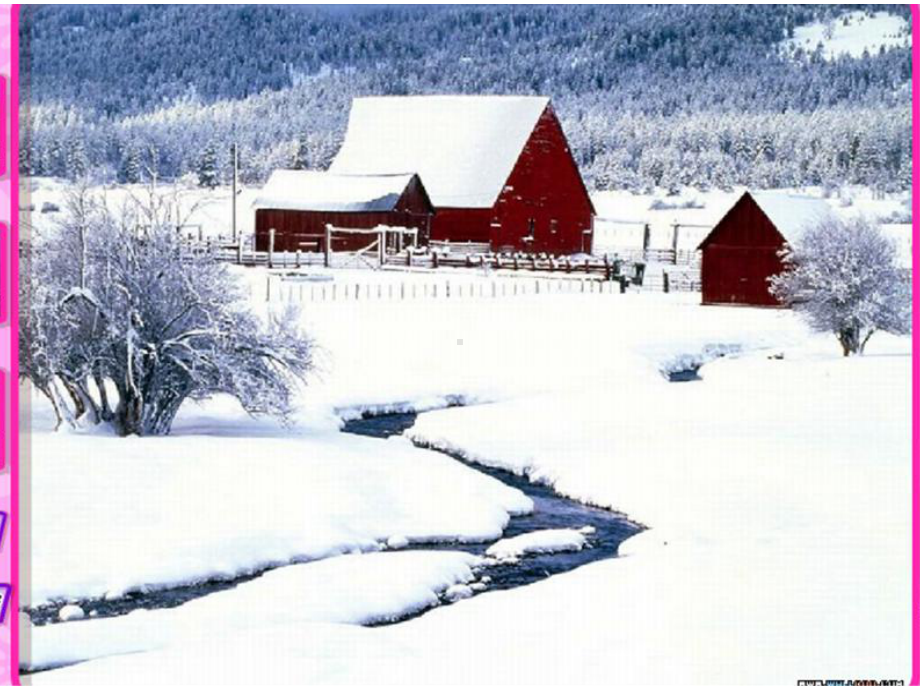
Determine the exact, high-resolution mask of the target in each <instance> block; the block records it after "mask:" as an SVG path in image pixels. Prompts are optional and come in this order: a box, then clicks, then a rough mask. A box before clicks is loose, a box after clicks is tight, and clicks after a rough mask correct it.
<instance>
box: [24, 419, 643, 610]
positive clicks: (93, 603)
mask: <svg viewBox="0 0 920 690" xmlns="http://www.w3.org/2000/svg"><path fill="white" fill-rule="evenodd" d="M415 418H416V415H415V414H411V413H410V414H385V415H379V416H373V417H370V416H369V417H365V418H363V419H356V420H352V421H349V422H347V423H346V424H345V427H344V429H343V431H345V432H346V433H353V434H359V435H361V436H371V437H375V438H387V437H389V436H393V435H395V434H401V433H403V432H404V431H405V430H407V429H409V428H411V427H412V425H413V424H414V423H415ZM448 455H449V454H448ZM451 457H454V458H455V459H456V460H457V461H458V462H463V463H464V464H466V465H468V466H469V467H471V468H473V469H475V470H476V471H478V472H482V473H483V474H487V475H489V476H491V477H493V478H495V479H497V480H498V481H500V482H503V483H504V484H507V485H509V486H513V487H515V488H517V489H520V490H521V491H522V492H524V493H525V494H526V495H527V496H529V497H530V498H531V499H532V500H533V503H534V511H533V513H531V514H530V515H522V516H517V517H512V518H511V519H510V522H509V523H508V526H507V527H506V529H505V532H504V534H503V536H504V537H514V536H517V535H519V534H524V533H525V532H533V531H536V530H542V529H566V528H567V529H581V528H582V527H586V526H590V527H593V528H594V532H593V533H592V534H587V535H586V537H587V541H588V547H587V548H584V549H582V550H581V551H576V552H570V553H555V554H534V555H532V556H525V557H523V558H521V559H520V560H519V561H518V562H517V563H515V564H497V565H494V566H490V567H488V568H487V569H485V570H484V571H483V573H482V574H483V575H488V576H489V577H490V578H491V582H490V583H489V584H488V587H487V589H486V590H485V591H491V590H502V589H511V588H513V587H520V586H522V585H527V584H530V583H533V582H537V581H539V580H542V579H545V578H547V577H550V576H552V575H555V574H558V573H563V572H566V571H569V570H573V569H575V568H578V567H579V566H582V565H585V564H586V563H591V562H594V561H598V560H602V559H605V558H614V557H616V555H617V549H618V547H619V545H620V543H621V542H623V541H624V540H625V539H626V538H627V537H630V536H632V535H634V534H636V533H637V532H639V531H640V530H641V529H642V527H641V526H640V525H637V524H634V523H632V522H630V521H628V520H627V519H626V518H625V516H623V515H621V514H619V513H615V512H612V511H609V510H604V509H601V508H594V507H591V506H586V505H582V504H581V503H578V502H577V501H574V500H572V499H568V498H564V497H562V496H559V495H558V494H556V493H555V492H554V491H553V490H552V489H551V488H550V487H548V486H544V485H540V484H534V483H532V482H530V481H528V480H527V479H526V478H524V477H521V476H518V475H515V474H513V473H511V472H507V471H505V470H499V469H494V468H490V467H485V466H483V465H476V464H471V463H468V462H466V461H465V460H463V459H462V458H459V457H456V456H453V455H451ZM491 543H492V542H491V541H489V542H484V543H477V544H469V543H458V542H439V543H429V544H412V545H410V546H409V547H408V548H411V549H414V550H428V551H432V550H453V551H466V552H468V553H473V554H476V555H483V554H484V553H485V551H486V549H487V548H488V547H489V545H490V544H491ZM279 567H284V566H279ZM263 572H265V570H263V571H260V572H257V573H253V574H249V575H245V576H241V577H237V578H234V579H232V580H209V581H206V582H201V583H197V584H194V585H184V586H181V587H174V588H171V589H164V590H155V591H150V592H137V593H132V594H128V595H126V596H124V597H121V598H118V599H113V600H104V599H86V600H82V601H77V602H73V603H76V604H78V605H79V606H80V607H81V608H82V609H83V610H84V612H85V613H86V614H87V615H88V616H89V614H90V612H94V614H93V615H94V616H95V617H99V618H105V617H111V616H121V615H125V614H127V613H130V612H131V611H134V610H137V609H160V608H173V607H175V606H180V605H181V604H184V603H185V602H187V601H190V600H192V599H197V598H199V597H203V596H207V595H209V594H213V593H215V592H219V591H222V590H225V589H230V588H232V587H236V586H237V585H238V584H240V583H243V582H248V581H249V580H252V579H254V578H256V577H259V575H261V574H262V573H263ZM445 603H448V602H445ZM61 606H62V604H51V605H47V606H42V607H37V608H34V609H29V610H28V611H27V612H28V614H29V616H30V618H31V620H32V623H33V624H34V625H44V624H48V623H56V622H57V621H58V611H59V610H60V608H61ZM422 613H424V612H419V613H416V614H412V615H410V616H407V617H406V618H411V617H415V616H416V615H421V614H422ZM406 618H401V619H399V620H398V621H388V622H387V623H388V624H389V623H395V622H399V621H401V620H406Z"/></svg>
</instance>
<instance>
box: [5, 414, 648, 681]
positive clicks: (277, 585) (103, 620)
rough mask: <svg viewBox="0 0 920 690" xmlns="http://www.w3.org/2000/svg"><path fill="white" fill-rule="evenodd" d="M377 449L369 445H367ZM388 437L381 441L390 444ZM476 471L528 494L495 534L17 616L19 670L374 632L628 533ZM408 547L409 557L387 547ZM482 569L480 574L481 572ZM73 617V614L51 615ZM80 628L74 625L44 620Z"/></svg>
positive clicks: (362, 423)
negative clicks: (22, 630) (350, 627)
mask: <svg viewBox="0 0 920 690" xmlns="http://www.w3.org/2000/svg"><path fill="white" fill-rule="evenodd" d="M414 421H415V415H414V414H391V415H384V416H378V417H367V418H362V419H356V420H352V421H349V422H347V423H346V425H345V429H344V430H345V431H347V432H351V433H352V434H357V435H364V436H371V437H376V438H378V439H385V438H388V437H393V436H396V435H397V434H400V433H402V432H403V431H404V430H406V429H408V428H411V426H412V424H413V423H414ZM378 443H379V441H378ZM398 443H399V439H398V438H396V439H394V441H391V442H389V443H388V444H387V445H388V446H390V445H396V444H398ZM481 470H482V471H483V472H484V473H485V474H488V475H490V476H492V477H493V478H495V479H498V480H499V481H502V482H503V483H506V484H510V485H511V486H512V487H513V488H514V489H518V490H520V491H522V492H523V493H524V494H527V495H528V498H529V499H530V500H531V501H532V510H528V511H527V512H524V511H523V510H521V511H518V512H517V514H514V515H512V517H511V519H510V521H509V522H508V524H507V525H506V527H505V529H504V531H503V532H502V534H503V536H504V538H503V539H501V540H499V541H497V542H495V543H494V544H491V545H490V542H489V541H488V540H479V541H468V542H464V541H460V540H458V539H446V540H441V541H437V540H430V539H425V540H419V541H415V540H413V539H410V538H408V537H405V536H403V535H399V534H394V535H392V536H390V537H389V538H388V539H387V540H386V542H385V543H384V544H378V545H376V548H380V549H385V551H382V552H379V553H369V554H363V555H352V556H342V557H339V558H326V559H323V560H318V561H313V562H309V563H303V564H299V565H292V566H288V567H278V568H276V569H274V570H271V571H269V572H265V573H264V574H259V573H257V574H247V575H244V576H242V577H240V578H237V579H229V578H225V579H208V580H205V581H203V582H196V583H193V584H190V585H186V586H178V587H173V588H169V589H159V588H157V589H153V590H150V589H149V588H146V587H143V588H140V589H139V590H136V591H131V592H126V593H124V594H123V595H120V594H119V595H114V594H112V593H109V594H108V595H107V596H106V597H103V598H101V599H95V600H93V599H89V600H84V601H80V606H77V605H74V604H67V605H65V606H63V607H60V606H59V605H58V604H53V603H52V604H46V605H44V606H39V607H37V608H32V609H31V610H30V611H29V613H30V615H31V622H32V623H33V624H36V625H35V626H34V627H33V628H32V640H33V644H32V647H31V649H30V650H29V651H30V654H29V655H28V658H27V659H26V660H25V661H24V663H23V669H24V670H25V671H33V672H34V671H41V670H45V669H50V668H55V667H60V666H65V665H68V664H73V663H78V662H82V661H87V660H89V659H95V658H101V657H107V656H111V655H115V654H125V653H131V652H138V651H149V650H154V649H159V648H162V647H166V646H169V645H171V644H175V643H177V642H179V641H181V640H183V639H185V638H187V637H188V636H189V635H190V634H191V633H190V631H196V632H195V634H196V635H200V634H202V631H204V630H208V629H210V630H214V629H219V628H226V627H228V626H233V625H238V624H240V622H241V621H242V620H244V619H246V618H249V617H252V616H258V617H259V619H260V620H261V621H263V622H265V621H269V622H273V623H277V624H286V623H292V622H298V621H300V622H303V621H310V622H327V623H333V622H334V623H353V624H361V625H380V624H386V623H393V622H397V621H401V620H405V619H407V618H410V617H412V616H414V615H417V614H419V613H421V612H424V611H425V610H428V609H430V608H432V607H434V606H437V605H439V604H442V603H452V602H454V601H459V600H461V599H466V598H469V597H471V596H474V595H475V594H478V593H480V592H483V591H486V590H496V589H511V588H513V587H519V586H522V585H526V584H530V583H532V582H536V581H539V580H542V579H544V578H547V577H550V576H551V575H554V574H557V573H561V572H566V571H569V570H572V569H574V568H577V567H579V566H581V565H584V564H586V563H589V562H592V561H596V560H600V559H603V558H612V557H615V556H616V553H617V548H618V546H619V544H620V542H621V541H623V540H624V539H626V538H628V537H629V536H631V535H633V534H635V533H636V532H637V531H638V529H639V528H638V527H637V526H635V525H633V524H631V523H629V522H628V521H626V520H625V518H624V517H623V516H622V515H619V514H617V513H612V512H610V511H605V510H599V509H596V508H591V507H587V506H582V505H580V504H578V503H576V502H575V501H572V500H570V499H565V498H562V497H559V496H557V495H556V494H555V493H554V492H553V491H552V490H551V489H550V488H549V487H547V486H540V485H534V484H531V483H530V482H528V481H527V480H526V479H524V478H522V477H520V476H517V475H514V474H511V473H508V472H503V471H501V470H495V469H492V468H481ZM407 547H411V550H406V551H398V550H399V549H404V548H407ZM486 573H487V574H486ZM65 611H79V612H80V615H79V616H77V615H74V616H70V615H69V614H68V615H66V616H65V615H62V614H63V612H65ZM86 614H88V615H89V618H90V620H86V621H82V622H81V624H80V625H59V624H57V623H56V621H60V622H67V621H77V620H81V619H83V618H84V617H85V615H86Z"/></svg>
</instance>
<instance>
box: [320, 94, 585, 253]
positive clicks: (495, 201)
mask: <svg viewBox="0 0 920 690" xmlns="http://www.w3.org/2000/svg"><path fill="white" fill-rule="evenodd" d="M330 170H331V171H332V172H335V173H348V174H388V173H404V172H414V173H417V174H418V175H419V177H420V178H421V179H422V181H423V182H424V183H425V187H426V189H427V190H428V193H429V194H430V196H431V201H432V203H433V205H434V208H435V211H436V213H435V216H434V218H433V219H432V223H431V239H432V240H439V241H448V242H476V243H488V244H489V246H490V247H491V248H492V250H493V251H505V250H516V251H526V252H547V253H551V254H575V253H580V252H590V251H591V241H592V235H591V232H592V219H593V217H594V207H593V206H592V204H591V199H590V197H589V196H588V192H587V190H586V189H585V185H584V182H583V181H582V179H581V175H580V174H579V172H578V167H577V165H576V164H575V160H574V159H573V158H572V154H571V152H570V150H569V146H568V143H567V142H566V138H565V134H563V132H562V127H561V126H560V124H559V120H558V118H557V117H556V114H555V112H553V107H552V105H551V104H550V102H549V99H548V98H545V97H533V96H387V97H371V98H356V99H355V100H354V101H353V103H352V108H351V115H350V117H349V121H348V131H347V134H346V136H345V141H344V143H343V144H342V148H341V150H340V151H339V153H338V155H337V157H336V158H335V160H334V161H333V163H332V166H331V167H330Z"/></svg>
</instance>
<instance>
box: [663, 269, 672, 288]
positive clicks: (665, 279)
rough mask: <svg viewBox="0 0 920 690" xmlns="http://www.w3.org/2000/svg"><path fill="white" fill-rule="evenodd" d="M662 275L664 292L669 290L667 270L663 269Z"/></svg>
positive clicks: (669, 279) (669, 281) (669, 278)
mask: <svg viewBox="0 0 920 690" xmlns="http://www.w3.org/2000/svg"><path fill="white" fill-rule="evenodd" d="M662 277H663V278H664V291H665V292H666V293H667V292H671V277H670V276H669V275H668V272H667V271H665V272H664V273H663V274H662Z"/></svg>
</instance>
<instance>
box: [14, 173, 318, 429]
mask: <svg viewBox="0 0 920 690" xmlns="http://www.w3.org/2000/svg"><path fill="white" fill-rule="evenodd" d="M175 220H176V212H175V209H174V208H173V206H172V204H170V203H169V202H168V199H166V197H161V196H158V195H157V194H156V193H154V192H153V191H152V190H151V194H150V198H149V199H148V200H146V201H144V202H141V201H139V200H136V199H132V200H130V201H129V202H128V203H127V204H126V205H125V206H124V207H123V208H122V209H120V210H119V211H118V212H117V213H113V212H112V211H111V210H110V209H109V208H108V207H107V206H106V204H105V203H104V202H101V201H100V200H99V199H93V198H91V197H90V196H89V195H88V194H87V193H86V191H85V190H77V191H76V192H75V194H74V196H73V198H72V199H71V201H70V204H69V209H68V213H67V217H66V219H65V220H64V221H63V222H62V223H61V225H60V227H58V228H56V229H55V230H54V231H52V232H50V233H46V234H45V235H40V236H37V237H34V238H33V240H32V242H31V245H30V246H29V247H28V248H27V251H26V255H25V257H24V258H25V259H26V261H25V263H26V270H25V271H24V280H23V287H22V288H21V289H22V293H21V295H22V301H23V310H22V311H23V324H22V325H23V327H22V330H21V333H22V336H21V337H22V338H23V340H22V342H21V350H20V351H21V353H22V354H21V360H22V361H21V362H20V367H21V372H22V375H23V376H24V377H27V378H28V379H30V380H31V381H32V382H33V383H34V384H35V386H36V388H37V389H38V390H39V391H41V392H42V393H44V394H45V395H46V396H47V397H48V398H49V399H50V400H51V402H52V405H53V406H54V408H55V411H56V413H57V415H58V420H59V424H60V423H61V422H68V423H71V424H77V423H100V422H108V423H111V424H112V426H113V427H114V429H115V430H116V431H117V432H118V433H119V434H121V435H129V434H137V435H155V434H166V433H169V430H170V428H171V426H172V423H173V420H174V419H175V416H176V414H177V412H178V411H179V408H180V407H181V405H182V403H183V402H185V401H186V400H188V399H203V398H207V397H209V396H212V395H215V394H218V393H224V394H228V395H231V396H233V397H234V398H236V399H237V400H238V401H239V402H240V404H241V405H242V406H243V408H244V409H246V410H247V411H248V412H250V413H251V414H267V415H275V416H280V417H282V418H286V417H288V415H289V414H290V412H291V411H292V399H293V395H294V392H295V390H296V387H297V384H298V382H302V381H303V380H304V378H305V376H306V374H307V373H308V372H309V371H310V370H311V368H312V353H313V346H312V342H311V340H310V339H309V338H308V337H307V336H305V335H304V334H303V333H302V332H301V331H300V330H299V329H298V328H297V327H296V320H297V319H296V314H295V313H293V312H291V311H290V310H288V311H285V312H284V313H282V314H270V315H269V317H268V320H267V323H263V322H262V321H261V320H260V319H259V318H257V317H256V316H255V315H253V314H252V313H250V312H249V311H248V310H247V309H246V308H245V306H244V303H243V300H242V295H241V293H240V290H239V287H238V284H237V281H236V280H235V279H234V278H233V276H232V275H231V274H230V273H229V271H228V269H227V267H226V266H225V265H224V264H221V263H219V262H217V261H216V260H215V258H214V256H213V255H212V254H210V253H208V252H203V251H192V250H191V249H189V248H188V247H187V246H184V245H183V244H182V243H181V241H180V239H179V237H178V233H177V232H176V225H175V224H174V223H175ZM74 257H76V258H77V260H76V261H74Z"/></svg>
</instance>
